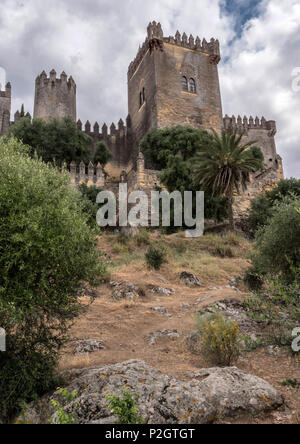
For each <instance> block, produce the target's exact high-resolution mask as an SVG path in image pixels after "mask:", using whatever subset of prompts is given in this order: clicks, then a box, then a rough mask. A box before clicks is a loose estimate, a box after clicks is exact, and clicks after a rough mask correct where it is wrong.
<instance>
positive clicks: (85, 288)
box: [82, 283, 99, 299]
mask: <svg viewBox="0 0 300 444" xmlns="http://www.w3.org/2000/svg"><path fill="white" fill-rule="evenodd" d="M82 295H83V296H87V297H89V298H91V299H96V298H97V297H98V296H99V295H98V292H97V290H96V289H95V288H92V287H90V285H89V284H87V283H84V284H82Z"/></svg>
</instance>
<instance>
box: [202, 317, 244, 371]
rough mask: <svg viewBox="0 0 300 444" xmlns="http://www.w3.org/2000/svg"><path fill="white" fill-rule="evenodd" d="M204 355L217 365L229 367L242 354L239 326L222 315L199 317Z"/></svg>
mask: <svg viewBox="0 0 300 444" xmlns="http://www.w3.org/2000/svg"><path fill="white" fill-rule="evenodd" d="M197 327H198V332H199V333H200V340H201V350H202V353H203V354H205V355H206V356H208V358H209V359H210V360H211V361H212V362H213V363H215V364H216V365H222V366H229V365H231V364H232V362H234V361H235V360H236V359H237V358H238V356H239V353H240V346H239V343H238V339H239V326H238V324H237V323H236V322H232V321H230V320H229V319H226V318H225V317H223V316H222V315H221V314H220V313H213V314H205V315H202V316H198V317H197Z"/></svg>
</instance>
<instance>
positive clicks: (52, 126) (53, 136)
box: [8, 117, 92, 165]
mask: <svg viewBox="0 0 300 444" xmlns="http://www.w3.org/2000/svg"><path fill="white" fill-rule="evenodd" d="M11 136H12V137H15V138H17V139H18V140H19V141H22V142H23V143H24V144H26V145H29V146H30V147H31V155H33V154H34V153H35V152H36V153H37V155H38V157H41V158H42V159H43V160H44V162H55V163H56V164H58V165H61V163H62V162H63V161H66V162H68V163H71V162H72V161H73V160H74V161H75V162H77V163H79V162H80V161H83V162H84V163H88V162H89V160H90V159H91V152H90V147H91V142H92V140H91V138H90V137H89V136H88V135H87V134H85V133H84V132H83V131H81V130H79V129H78V127H77V125H76V122H75V121H74V120H73V119H72V118H71V117H65V118H63V119H61V120H57V119H52V120H51V121H50V122H45V121H43V120H42V119H33V120H32V121H31V120H30V119H29V118H27V117H25V118H23V119H21V120H20V121H19V122H17V123H15V124H14V125H12V126H11V127H10V129H9V132H8V137H11Z"/></svg>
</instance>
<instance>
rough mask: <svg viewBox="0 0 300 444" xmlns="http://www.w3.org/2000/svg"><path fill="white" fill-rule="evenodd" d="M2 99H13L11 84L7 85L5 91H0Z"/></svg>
mask: <svg viewBox="0 0 300 444" xmlns="http://www.w3.org/2000/svg"><path fill="white" fill-rule="evenodd" d="M0 97H5V98H7V99H10V98H11V84H10V83H9V82H8V83H7V84H6V85H5V91H1V89H0Z"/></svg>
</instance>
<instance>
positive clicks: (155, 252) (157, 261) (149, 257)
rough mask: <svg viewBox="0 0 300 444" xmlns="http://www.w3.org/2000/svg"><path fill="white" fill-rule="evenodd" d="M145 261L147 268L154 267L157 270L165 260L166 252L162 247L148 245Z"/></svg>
mask: <svg viewBox="0 0 300 444" xmlns="http://www.w3.org/2000/svg"><path fill="white" fill-rule="evenodd" d="M145 258H146V263H147V265H148V268H154V270H159V269H160V268H161V266H162V265H163V264H164V263H165V262H166V252H165V250H163V249H162V248H155V247H154V246H152V245H151V246H150V247H149V248H148V251H147V253H146V254H145Z"/></svg>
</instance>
